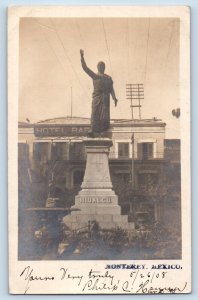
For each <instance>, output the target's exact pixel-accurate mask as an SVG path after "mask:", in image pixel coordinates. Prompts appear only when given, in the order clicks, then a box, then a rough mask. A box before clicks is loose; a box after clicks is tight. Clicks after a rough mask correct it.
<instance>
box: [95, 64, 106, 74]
mask: <svg viewBox="0 0 198 300" xmlns="http://www.w3.org/2000/svg"><path fill="white" fill-rule="evenodd" d="M97 68H98V72H99V73H102V74H103V73H104V71H105V63H104V62H103V61H99V63H98V64H97Z"/></svg>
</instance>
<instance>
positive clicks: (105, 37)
mask: <svg viewBox="0 0 198 300" xmlns="http://www.w3.org/2000/svg"><path fill="white" fill-rule="evenodd" d="M102 27H103V31H104V37H105V43H106V48H107V53H108V57H109V65H110V69H111V75H112V77H113V70H112V65H111V59H110V53H109V47H108V42H107V35H106V30H105V25H104V19H103V18H102Z"/></svg>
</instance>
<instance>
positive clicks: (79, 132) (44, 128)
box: [34, 124, 90, 137]
mask: <svg viewBox="0 0 198 300" xmlns="http://www.w3.org/2000/svg"><path fill="white" fill-rule="evenodd" d="M89 130H90V126H88V125H44V124H39V125H35V126H34V135H35V136H36V137H49V136H50V137H52V136H53V137H63V136H64V137H67V136H72V137H75V136H86V135H87V132H88V131H89Z"/></svg>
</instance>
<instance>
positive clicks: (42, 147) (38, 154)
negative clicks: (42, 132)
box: [33, 142, 49, 163]
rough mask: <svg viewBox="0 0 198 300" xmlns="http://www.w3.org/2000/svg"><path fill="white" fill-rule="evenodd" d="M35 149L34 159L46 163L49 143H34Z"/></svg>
mask: <svg viewBox="0 0 198 300" xmlns="http://www.w3.org/2000/svg"><path fill="white" fill-rule="evenodd" d="M33 147H34V148H33V156H34V159H35V160H38V161H40V162H43V163H46V162H47V160H48V151H49V148H48V147H49V143H45V142H42V143H34V146H33Z"/></svg>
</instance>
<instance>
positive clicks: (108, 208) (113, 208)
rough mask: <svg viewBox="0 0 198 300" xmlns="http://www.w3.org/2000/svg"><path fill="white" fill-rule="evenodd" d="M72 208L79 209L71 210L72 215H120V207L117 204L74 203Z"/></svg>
mask: <svg viewBox="0 0 198 300" xmlns="http://www.w3.org/2000/svg"><path fill="white" fill-rule="evenodd" d="M72 209H79V210H78V211H72V215H77V214H78V215H83V214H96V215H108V214H110V215H121V207H120V206H119V205H103V204H100V205H93V204H92V205H74V206H72Z"/></svg>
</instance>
